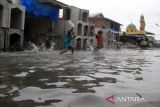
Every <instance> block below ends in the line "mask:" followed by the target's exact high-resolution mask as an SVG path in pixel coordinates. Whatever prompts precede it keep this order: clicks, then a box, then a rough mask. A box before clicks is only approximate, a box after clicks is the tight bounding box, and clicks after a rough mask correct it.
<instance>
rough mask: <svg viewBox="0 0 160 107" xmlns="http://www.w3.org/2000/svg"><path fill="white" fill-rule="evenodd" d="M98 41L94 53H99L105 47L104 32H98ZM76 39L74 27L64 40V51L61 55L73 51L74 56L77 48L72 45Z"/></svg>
mask: <svg viewBox="0 0 160 107" xmlns="http://www.w3.org/2000/svg"><path fill="white" fill-rule="evenodd" d="M95 36H96V40H97V47H95V49H94V51H98V50H99V49H101V48H103V47H104V38H103V32H102V31H98V32H97V34H95ZM75 37H76V35H75V34H74V27H72V28H71V29H69V31H68V32H67V34H66V35H65V38H64V49H63V50H62V51H61V52H60V54H63V53H66V52H67V51H68V50H71V52H72V54H74V49H75V47H74V46H73V45H72V40H73V39H74V38H75Z"/></svg>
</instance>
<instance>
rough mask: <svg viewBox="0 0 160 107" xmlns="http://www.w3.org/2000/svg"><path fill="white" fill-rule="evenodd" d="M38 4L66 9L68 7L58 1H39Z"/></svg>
mask: <svg viewBox="0 0 160 107" xmlns="http://www.w3.org/2000/svg"><path fill="white" fill-rule="evenodd" d="M38 2H40V3H45V4H48V5H52V6H58V7H60V8H64V7H67V6H68V5H67V4H64V3H62V2H59V1H57V0H38Z"/></svg>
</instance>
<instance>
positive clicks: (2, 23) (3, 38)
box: [0, 0, 25, 51]
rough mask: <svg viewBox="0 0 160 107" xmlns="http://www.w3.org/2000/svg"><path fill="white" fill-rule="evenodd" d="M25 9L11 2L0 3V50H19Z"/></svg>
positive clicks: (5, 0) (21, 42) (9, 0)
mask: <svg viewBox="0 0 160 107" xmlns="http://www.w3.org/2000/svg"><path fill="white" fill-rule="evenodd" d="M24 21H25V8H24V7H23V6H21V5H19V4H14V3H13V2H12V1H11V0H1V2H0V50H1V51H2V50H20V49H21V48H22V47H23V39H24Z"/></svg>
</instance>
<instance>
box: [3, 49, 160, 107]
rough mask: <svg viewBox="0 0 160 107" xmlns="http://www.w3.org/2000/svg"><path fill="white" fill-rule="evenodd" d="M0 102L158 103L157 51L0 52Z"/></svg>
mask: <svg viewBox="0 0 160 107" xmlns="http://www.w3.org/2000/svg"><path fill="white" fill-rule="evenodd" d="M112 95H115V96H125V97H127V96H128V97H129V96H133V97H136V96H138V97H144V99H145V102H117V103H116V104H111V103H110V102H108V101H106V100H105V99H106V98H107V97H109V96H112ZM0 107H160V50H159V49H152V50H129V49H122V50H105V51H104V50H101V51H99V52H97V53H92V52H89V51H87V52H82V51H79V52H78V51H77V52H75V55H70V52H68V53H67V54H64V55H59V51H53V52H39V53H32V52H13V53H0Z"/></svg>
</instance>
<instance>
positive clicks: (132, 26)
mask: <svg viewBox="0 0 160 107" xmlns="http://www.w3.org/2000/svg"><path fill="white" fill-rule="evenodd" d="M127 29H137V28H136V25H134V24H133V23H131V24H129V25H128V26H127Z"/></svg>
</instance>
